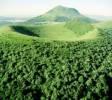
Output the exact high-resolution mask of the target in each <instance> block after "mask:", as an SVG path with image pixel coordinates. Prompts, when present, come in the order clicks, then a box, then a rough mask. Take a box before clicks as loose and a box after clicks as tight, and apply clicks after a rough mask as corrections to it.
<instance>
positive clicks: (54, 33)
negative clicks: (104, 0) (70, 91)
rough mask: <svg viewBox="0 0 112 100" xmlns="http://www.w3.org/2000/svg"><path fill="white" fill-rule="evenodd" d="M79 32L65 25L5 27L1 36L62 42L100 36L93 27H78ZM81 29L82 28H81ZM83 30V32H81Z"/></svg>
mask: <svg viewBox="0 0 112 100" xmlns="http://www.w3.org/2000/svg"><path fill="white" fill-rule="evenodd" d="M75 27H76V28H77V30H75V31H73V30H72V29H70V28H68V27H66V24H65V23H56V24H45V25H27V26H24V25H23V26H18V25H15V26H3V27H0V34H2V35H1V36H7V35H8V36H9V37H12V38H13V37H20V38H21V39H22V38H25V39H27V38H28V39H29V38H37V39H40V40H42V39H43V40H48V41H49V40H60V41H80V40H83V39H95V38H96V37H97V35H98V31H97V29H96V28H92V27H93V26H91V25H90V26H89V27H88V25H87V26H84V25H82V26H81V25H80V26H79V25H77V26H75ZM79 27H80V28H79ZM81 28H82V30H81ZM86 28H87V29H86Z"/></svg>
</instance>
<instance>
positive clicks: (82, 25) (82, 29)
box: [65, 19, 94, 36]
mask: <svg viewBox="0 0 112 100" xmlns="http://www.w3.org/2000/svg"><path fill="white" fill-rule="evenodd" d="M65 26H66V27H67V28H68V29H70V30H72V31H73V32H74V33H75V34H77V35H79V36H80V35H83V34H85V33H87V32H89V31H91V30H93V29H94V27H93V26H92V25H91V24H90V23H88V22H87V21H86V20H80V19H74V20H71V21H68V22H67V23H66V25H65Z"/></svg>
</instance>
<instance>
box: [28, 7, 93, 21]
mask: <svg viewBox="0 0 112 100" xmlns="http://www.w3.org/2000/svg"><path fill="white" fill-rule="evenodd" d="M74 18H80V19H82V20H87V21H88V22H94V20H93V19H90V18H88V17H86V16H84V15H82V14H80V12H79V11H78V10H76V9H74V8H68V7H64V6H56V7H55V8H53V9H51V10H50V11H48V12H46V13H45V14H43V15H40V16H37V17H35V18H32V19H30V20H28V21H27V22H29V23H39V22H65V21H69V20H71V19H74Z"/></svg>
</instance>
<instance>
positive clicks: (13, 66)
mask: <svg viewBox="0 0 112 100" xmlns="http://www.w3.org/2000/svg"><path fill="white" fill-rule="evenodd" d="M102 31H103V32H104V33H105V34H110V30H109V31H108V30H102ZM111 33H112V31H111ZM1 39H2V38H1ZM111 52H112V41H111V36H110V35H107V36H106V37H104V38H101V39H99V40H94V41H85V42H84V41H82V42H58V41H54V42H53V41H51V42H39V40H36V39H30V42H23V43H21V42H19V41H18V42H17V41H11V40H10V42H9V40H3V41H0V73H1V74H0V98H3V99H9V100H12V99H25V100H36V99H41V100H46V99H47V100H48V99H51V100H57V99H61V100H65V99H68V98H69V99H75V100H78V99H92V100H95V99H109V98H110V97H111V93H112V92H111V85H110V84H111V77H112V73H111V72H112V68H111V60H112V53H111Z"/></svg>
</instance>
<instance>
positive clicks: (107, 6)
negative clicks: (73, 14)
mask: <svg viewBox="0 0 112 100" xmlns="http://www.w3.org/2000/svg"><path fill="white" fill-rule="evenodd" d="M57 5H63V6H67V7H73V8H76V9H77V10H78V11H79V12H81V13H82V14H85V15H104V16H112V0H0V16H10V17H11V16H12V17H33V16H37V15H40V14H43V13H45V12H46V11H48V10H49V9H52V8H53V7H55V6H57Z"/></svg>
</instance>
